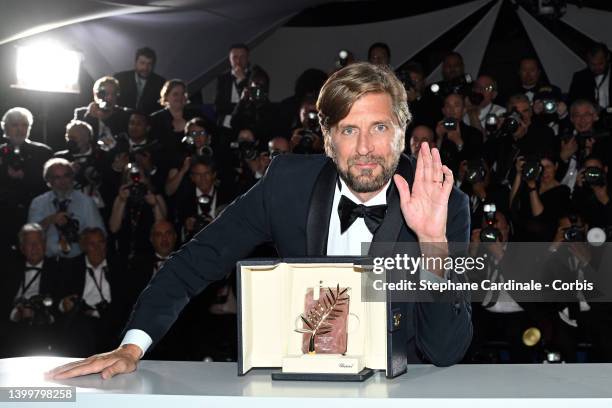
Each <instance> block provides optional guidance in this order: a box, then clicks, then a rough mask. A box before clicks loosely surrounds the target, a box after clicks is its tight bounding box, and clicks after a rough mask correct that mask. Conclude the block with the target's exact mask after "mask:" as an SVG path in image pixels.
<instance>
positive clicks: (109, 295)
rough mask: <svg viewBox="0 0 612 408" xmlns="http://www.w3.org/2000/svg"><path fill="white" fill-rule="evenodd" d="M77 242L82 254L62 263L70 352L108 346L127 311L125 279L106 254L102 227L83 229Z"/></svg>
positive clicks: (63, 304) (62, 308)
mask: <svg viewBox="0 0 612 408" xmlns="http://www.w3.org/2000/svg"><path fill="white" fill-rule="evenodd" d="M79 245H80V246H81V250H82V251H83V254H82V255H80V256H78V257H76V258H73V259H72V260H70V261H65V262H64V264H63V267H62V289H61V301H60V303H59V310H60V312H61V313H62V316H63V318H62V324H63V325H64V330H65V332H64V335H65V337H66V340H65V343H66V347H67V349H68V350H69V351H70V353H71V355H86V354H88V353H91V352H99V351H101V350H104V349H105V348H107V347H108V346H109V344H112V342H114V341H115V340H116V336H117V335H118V334H119V332H120V330H121V326H122V325H123V324H124V323H125V321H126V319H127V311H128V310H129V309H128V308H127V307H126V305H127V304H126V298H125V290H126V288H125V286H126V284H125V282H126V280H125V277H124V274H123V273H122V269H121V265H119V264H118V263H117V262H116V261H115V260H114V259H113V258H111V257H108V256H107V252H106V237H105V233H104V230H102V229H101V228H98V227H94V228H86V229H84V230H83V232H82V233H81V236H80V242H79Z"/></svg>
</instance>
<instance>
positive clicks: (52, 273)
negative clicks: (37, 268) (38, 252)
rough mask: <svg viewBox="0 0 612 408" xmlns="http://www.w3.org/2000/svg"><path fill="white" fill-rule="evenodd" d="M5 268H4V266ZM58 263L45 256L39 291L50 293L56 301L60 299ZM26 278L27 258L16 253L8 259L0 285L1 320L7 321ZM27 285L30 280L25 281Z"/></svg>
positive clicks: (43, 293) (44, 293)
mask: <svg viewBox="0 0 612 408" xmlns="http://www.w3.org/2000/svg"><path fill="white" fill-rule="evenodd" d="M3 269H4V268H3ZM57 274H58V265H57V262H55V260H54V259H52V258H45V259H44V261H43V268H42V271H41V274H40V286H39V290H38V293H39V294H41V295H49V296H51V297H52V298H53V300H54V302H57V300H58V298H57V297H58V280H57ZM24 279H25V258H24V257H23V256H22V255H21V254H16V255H14V256H12V257H9V259H8V265H7V267H6V269H4V273H3V274H2V280H1V282H2V285H1V287H0V302H1V303H0V320H2V321H6V320H8V318H9V315H10V313H11V310H13V306H14V301H15V296H17V292H18V291H19V289H20V287H21V285H22V284H23V283H24ZM25 284H26V285H27V284H28V282H25Z"/></svg>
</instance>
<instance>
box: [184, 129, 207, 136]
mask: <svg viewBox="0 0 612 408" xmlns="http://www.w3.org/2000/svg"><path fill="white" fill-rule="evenodd" d="M187 134H188V135H189V136H191V137H197V136H208V132H207V131H205V130H192V131H191V132H189V133H187Z"/></svg>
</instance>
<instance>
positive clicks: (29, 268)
mask: <svg viewBox="0 0 612 408" xmlns="http://www.w3.org/2000/svg"><path fill="white" fill-rule="evenodd" d="M43 262H44V261H40V262H39V263H37V264H36V265H32V264H30V263H29V262H26V264H25V269H24V277H23V284H22V285H21V286H19V290H18V291H17V295H16V296H15V301H17V299H19V298H25V299H29V298H31V297H32V296H35V295H38V293H39V292H40V276H41V275H42V273H41V271H40V270H36V269H33V268H38V269H42V267H43ZM37 274H38V276H37ZM32 279H34V280H32ZM30 282H31V283H30ZM28 285H29V286H28ZM25 286H28V287H27V288H26V291H25V293H23V288H24V287H25ZM16 317H17V307H14V308H13V310H11V313H10V315H9V318H10V319H11V321H13V322H14V321H16V320H17V319H16Z"/></svg>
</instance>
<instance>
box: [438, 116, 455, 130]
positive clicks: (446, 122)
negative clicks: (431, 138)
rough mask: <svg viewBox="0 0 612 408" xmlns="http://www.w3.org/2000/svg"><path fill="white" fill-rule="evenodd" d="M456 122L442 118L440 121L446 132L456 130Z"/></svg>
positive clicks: (452, 119)
mask: <svg viewBox="0 0 612 408" xmlns="http://www.w3.org/2000/svg"><path fill="white" fill-rule="evenodd" d="M457 125H458V123H457V120H456V119H454V118H444V119H443V120H442V126H443V127H444V129H446V130H457Z"/></svg>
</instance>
